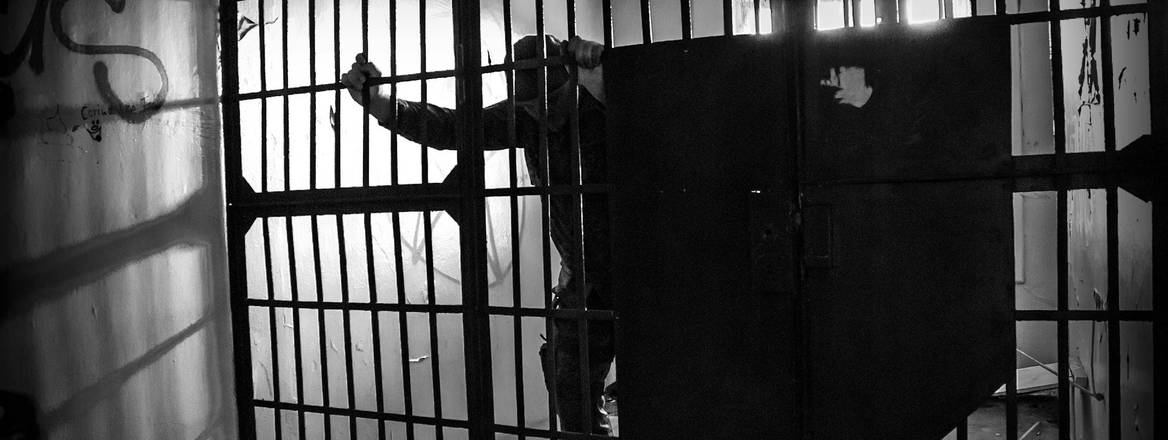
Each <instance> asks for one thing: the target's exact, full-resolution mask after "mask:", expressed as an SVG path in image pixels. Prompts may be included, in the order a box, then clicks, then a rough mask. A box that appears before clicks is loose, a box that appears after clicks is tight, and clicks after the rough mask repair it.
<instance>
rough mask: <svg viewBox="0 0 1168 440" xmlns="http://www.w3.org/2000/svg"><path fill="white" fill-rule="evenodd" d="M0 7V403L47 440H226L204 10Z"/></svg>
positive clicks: (147, 5) (207, 9)
mask: <svg viewBox="0 0 1168 440" xmlns="http://www.w3.org/2000/svg"><path fill="white" fill-rule="evenodd" d="M50 3H52V5H50ZM0 6H2V7H0V17H3V21H4V23H5V26H4V27H3V29H0V83H2V85H0V89H3V91H4V93H3V94H0V110H4V111H0V116H2V120H0V124H2V125H0V130H2V134H3V144H2V148H0V154H2V155H3V157H2V159H0V170H2V171H0V179H2V180H0V186H2V188H3V189H2V190H0V194H2V197H3V199H2V203H0V206H3V209H2V210H0V225H3V226H2V227H0V242H3V243H4V245H3V246H0V285H2V286H3V287H2V288H0V291H2V292H3V295H2V296H0V360H2V361H0V390H2V391H7V392H18V393H22V394H25V395H28V396H31V397H32V398H33V399H34V401H35V403H36V410H37V416H38V419H39V423H40V425H41V428H42V431H43V433H44V438H48V439H73V438H76V439H161V438H167V439H194V438H230V437H232V436H233V435H234V434H233V433H234V432H235V422H234V404H233V392H232V386H231V383H232V377H233V373H232V367H231V365H232V363H231V349H230V347H231V345H230V341H231V339H230V326H229V316H228V308H227V298H228V295H227V282H226V262H225V247H224V233H223V198H222V184H221V177H220V175H221V169H220V147H219V145H220V134H219V133H220V125H219V112H218V106H217V102H216V95H217V89H218V81H217V73H216V62H217V51H216V39H217V35H216V25H217V13H216V2H213V1H199V0H163V1H143V0H131V1H121V0H107V1H96V0H74V1H55V2H50V1H45V0H40V1H19V2H7V1H5V2H2V3H0ZM8 110H11V112H9V111H8Z"/></svg>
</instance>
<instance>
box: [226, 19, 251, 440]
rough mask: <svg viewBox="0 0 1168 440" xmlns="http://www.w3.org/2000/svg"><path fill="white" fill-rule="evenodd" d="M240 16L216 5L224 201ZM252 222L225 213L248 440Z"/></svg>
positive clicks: (238, 181) (235, 134) (234, 182)
mask: <svg viewBox="0 0 1168 440" xmlns="http://www.w3.org/2000/svg"><path fill="white" fill-rule="evenodd" d="M238 18H239V10H238V4H236V2H220V4H219V29H221V32H220V47H221V48H222V49H221V51H222V52H221V55H222V66H223V67H222V68H223V79H222V81H223V146H224V151H223V157H224V162H225V165H226V166H225V173H224V174H225V178H224V184H225V187H226V188H225V189H226V198H227V201H228V202H234V201H235V200H236V199H237V198H239V196H240V192H241V187H242V186H243V176H242V171H241V170H242V158H241V157H240V135H239V129H240V127H239V125H240V123H239V41H238V39H237V35H239V34H238V31H239V30H238V24H237V22H236V20H237V19H238ZM251 223H252V220H250V219H247V220H246V221H245V219H242V218H240V215H239V214H237V213H235V212H233V211H232V210H228V211H227V252H228V266H229V268H230V270H229V271H228V277H229V282H230V283H231V292H230V298H231V301H230V302H231V326H232V332H231V333H232V346H233V349H234V350H233V351H234V358H235V362H234V366H235V380H234V384H235V402H236V420H237V423H238V426H239V430H238V431H239V437H240V438H241V439H244V440H252V439H254V438H255V437H256V430H255V428H256V427H255V405H254V404H253V403H252V399H253V398H254V396H255V394H254V384H253V383H252V377H251V373H250V372H251V367H252V365H251V330H250V319H249V316H250V314H249V313H248V306H247V262H246V261H245V259H246V255H247V252H246V250H245V248H244V245H245V240H244V238H245V236H246V234H247V230H248V228H249V227H250V226H251Z"/></svg>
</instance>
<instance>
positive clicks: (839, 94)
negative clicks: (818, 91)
mask: <svg viewBox="0 0 1168 440" xmlns="http://www.w3.org/2000/svg"><path fill="white" fill-rule="evenodd" d="M819 85H821V86H824V87H834V88H837V89H839V90H838V91H836V92H835V99H836V100H837V102H838V103H839V104H846V105H850V106H852V107H856V108H860V107H863V106H864V104H867V103H868V99H870V98H871V97H872V87H871V86H869V85H868V83H867V81H866V80H865V79H864V68H863V67H850V66H840V67H837V68H834V69H830V70H829V71H828V78H825V79H821V80H819Z"/></svg>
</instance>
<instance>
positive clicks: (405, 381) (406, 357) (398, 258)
mask: <svg viewBox="0 0 1168 440" xmlns="http://www.w3.org/2000/svg"><path fill="white" fill-rule="evenodd" d="M391 51H392V49H391ZM396 137H397V135H394V138H396ZM395 169H396V168H395ZM394 177H395V178H396V174H394ZM394 183H395V184H396V183H397V182H396V181H395V182H394ZM392 218H393V269H394V272H395V273H397V277H396V278H397V303H398V304H407V303H409V301H407V300H406V281H405V276H404V275H403V274H404V273H405V267H404V265H403V264H402V233H401V215H400V214H399V213H398V212H396V211H395V212H394V213H393V214H392ZM407 318H408V315H407V314H406V312H404V311H403V312H399V313H398V321H397V322H398V337H399V338H401V370H402V396H403V397H402V398H403V399H404V404H405V413H406V414H405V415H406V439H408V440H414V422H413V418H412V417H413V415H414V397H413V385H412V382H413V380H412V378H411V376H412V375H411V370H410V338H409V326H408V325H407Z"/></svg>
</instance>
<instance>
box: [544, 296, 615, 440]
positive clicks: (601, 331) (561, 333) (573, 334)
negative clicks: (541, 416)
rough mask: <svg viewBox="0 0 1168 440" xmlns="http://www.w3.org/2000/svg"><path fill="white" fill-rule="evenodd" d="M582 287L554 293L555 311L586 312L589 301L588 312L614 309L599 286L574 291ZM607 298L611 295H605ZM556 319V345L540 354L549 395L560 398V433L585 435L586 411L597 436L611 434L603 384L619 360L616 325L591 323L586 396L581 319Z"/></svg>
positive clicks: (553, 341) (549, 344)
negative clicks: (615, 335) (581, 348)
mask: <svg viewBox="0 0 1168 440" xmlns="http://www.w3.org/2000/svg"><path fill="white" fill-rule="evenodd" d="M576 284H578V283H575V282H569V283H568V287H567V288H558V287H557V288H556V289H553V293H554V295H555V296H554V298H555V300H554V301H553V303H552V307H553V308H554V309H556V310H580V311H583V309H584V307H583V305H584V304H585V298H587V303H588V306H589V308H598V309H599V308H603V309H610V308H611V307H610V306H607V305H606V304H603V303H604V301H602V300H600V298H604V297H606V295H602V293H601V292H599V291H598V290H599V289H600V288H599V287H598V286H595V285H591V284H590V285H589V286H588V288H586V289H583V290H584V292H581V289H577V288H574V287H576V286H575V285H576ZM605 293H607V292H605ZM549 319H552V333H553V335H552V337H551V338H550V339H551V342H546V343H544V344H543V346H542V347H540V349H539V356H540V359H541V360H542V361H543V375H544V381H545V383H546V385H547V387H548V392H549V393H553V394H554V395H555V405H556V414H558V415H559V417H560V421H561V426H560V428H561V430H563V431H571V432H584V426H585V425H584V423H586V422H585V417H584V413H585V411H586V412H587V413H588V415H589V417H588V418H589V419H591V420H589V421H587V423H590V424H591V427H592V433H593V434H602V435H608V434H610V426H609V423H608V414H606V413H605V412H604V379H605V378H606V377H608V372H609V369H610V367H611V366H612V360H613V357H614V356H615V351H614V346H613V333H614V329H613V323H612V321H608V320H590V321H588V323H587V328H588V345H587V350H588V362H587V365H588V380H587V388H588V392H587V396H585V393H584V386H583V384H582V383H581V376H582V374H583V373H584V372H583V371H582V370H583V369H582V368H581V366H582V365H584V359H582V356H581V353H580V343H581V340H580V339H581V332H580V329H581V322H580V321H581V318H575V319H573V318H549Z"/></svg>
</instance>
